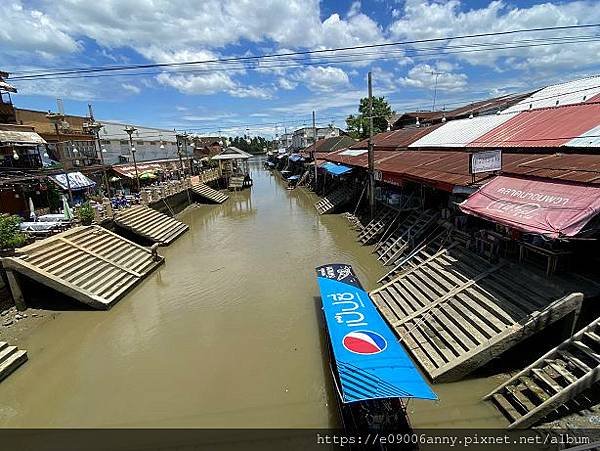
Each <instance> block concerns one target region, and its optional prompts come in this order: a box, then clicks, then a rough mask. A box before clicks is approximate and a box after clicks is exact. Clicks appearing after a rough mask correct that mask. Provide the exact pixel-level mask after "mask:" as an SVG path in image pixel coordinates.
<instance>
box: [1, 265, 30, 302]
mask: <svg viewBox="0 0 600 451" xmlns="http://www.w3.org/2000/svg"><path fill="white" fill-rule="evenodd" d="M6 278H7V279H8V285H9V286H10V292H11V293H12V297H13V300H14V301H15V305H16V306H17V310H19V311H21V312H22V311H24V310H27V304H25V297H24V296H23V292H22V291H21V285H20V284H19V279H18V275H17V274H15V273H14V272H13V271H10V270H8V269H7V270H6Z"/></svg>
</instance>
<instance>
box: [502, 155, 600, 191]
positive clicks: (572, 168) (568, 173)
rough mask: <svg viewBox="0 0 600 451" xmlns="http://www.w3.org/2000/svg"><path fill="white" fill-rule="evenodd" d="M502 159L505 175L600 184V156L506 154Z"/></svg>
mask: <svg viewBox="0 0 600 451" xmlns="http://www.w3.org/2000/svg"><path fill="white" fill-rule="evenodd" d="M502 159H503V161H502V165H503V171H504V172H505V173H510V174H518V175H526V176H530V177H541V178H550V179H559V180H567V181H571V182H580V183H592V184H600V155H574V154H553V155H539V154H537V155H531V154H529V155H515V154H504V155H503V156H502Z"/></svg>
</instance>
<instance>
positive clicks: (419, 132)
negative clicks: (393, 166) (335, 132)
mask: <svg viewBox="0 0 600 451" xmlns="http://www.w3.org/2000/svg"><path fill="white" fill-rule="evenodd" d="M441 126H442V124H436V125H430V126H427V127H407V128H401V129H399V130H392V131H389V132H383V133H378V134H376V135H375V136H373V147H374V148H375V149H376V150H400V149H403V148H406V147H408V145H409V144H412V143H413V142H415V141H416V140H417V139H420V138H422V137H423V136H425V135H427V134H428V133H431V132H432V131H433V130H435V129H436V128H438V127H441ZM368 145H369V140H368V139H363V140H362V141H359V142H358V143H356V144H354V145H353V146H350V149H366V148H367V147H368Z"/></svg>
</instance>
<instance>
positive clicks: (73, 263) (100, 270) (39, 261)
mask: <svg viewBox="0 0 600 451" xmlns="http://www.w3.org/2000/svg"><path fill="white" fill-rule="evenodd" d="M163 260H164V259H163V257H161V256H159V255H158V254H157V253H156V252H155V250H151V249H147V248H145V247H143V246H140V245H138V244H136V243H133V242H131V241H128V240H126V239H125V238H123V237H120V236H119V235H117V234H115V233H112V232H111V231H109V230H106V229H104V228H102V227H100V226H87V227H76V228H73V229H70V230H67V231H66V232H62V233H59V234H58V235H54V236H52V237H50V238H46V239H44V240H41V241H38V242H35V243H33V244H31V245H29V246H25V247H23V248H20V249H19V250H18V253H17V254H16V255H15V256H13V257H5V258H3V260H2V263H3V266H4V268H5V269H6V271H7V276H8V281H9V285H10V289H11V292H12V295H13V298H14V299H15V302H16V304H17V307H18V308H21V309H23V308H24V307H25V299H24V297H23V291H22V289H21V283H22V282H24V280H22V279H21V278H20V277H19V276H20V275H23V276H26V277H29V278H31V279H33V280H35V281H37V282H39V283H40V284H42V285H45V286H47V287H49V288H52V289H54V290H56V291H59V292H61V293H63V294H65V295H66V296H68V297H70V298H73V299H76V300H77V301H79V302H82V303H84V304H87V305H89V306H91V307H93V308H96V309H108V308H110V307H111V306H112V305H113V304H114V303H116V302H117V301H118V300H119V299H121V298H122V297H123V296H124V295H125V294H126V293H127V292H128V291H129V290H131V289H132V288H133V287H134V286H135V285H137V284H138V283H139V282H140V281H141V280H142V279H144V278H145V277H147V276H148V275H149V274H150V273H151V272H152V271H154V269H156V268H157V267H158V266H159V265H160V264H161V263H162V262H163Z"/></svg>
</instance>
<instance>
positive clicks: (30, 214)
mask: <svg viewBox="0 0 600 451" xmlns="http://www.w3.org/2000/svg"><path fill="white" fill-rule="evenodd" d="M29 218H30V219H33V220H34V221H35V220H36V216H35V208H34V206H33V199H32V198H31V196H30V197H29Z"/></svg>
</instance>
